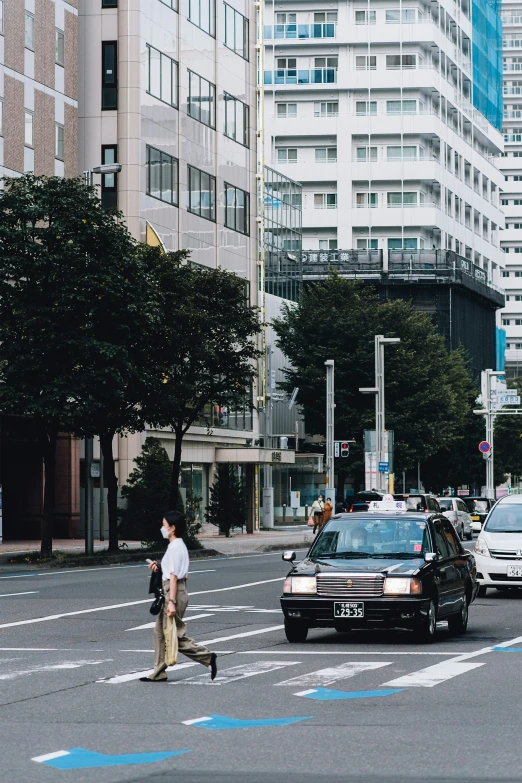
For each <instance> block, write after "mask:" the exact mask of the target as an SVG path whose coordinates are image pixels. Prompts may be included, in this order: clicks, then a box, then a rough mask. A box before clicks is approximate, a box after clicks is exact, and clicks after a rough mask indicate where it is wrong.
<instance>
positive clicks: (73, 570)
mask: <svg viewBox="0 0 522 783" xmlns="http://www.w3.org/2000/svg"><path fill="white" fill-rule="evenodd" d="M123 568H146V565H145V563H136V564H135V565H107V566H101V567H99V568H71V569H68V570H67V571H61V570H60V571H38V572H36V571H29V572H28V573H27V574H13V575H12V576H0V579H28V578H29V577H34V576H62V574H88V573H89V572H90V571H121V570H122V569H123ZM215 571H217V568H206V569H202V570H201V571H189V574H213V573H214V572H215Z"/></svg>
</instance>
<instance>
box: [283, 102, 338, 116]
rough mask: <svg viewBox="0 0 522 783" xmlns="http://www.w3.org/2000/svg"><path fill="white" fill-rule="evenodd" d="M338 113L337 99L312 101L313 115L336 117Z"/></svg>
mask: <svg viewBox="0 0 522 783" xmlns="http://www.w3.org/2000/svg"><path fill="white" fill-rule="evenodd" d="M289 105H290V104H289ZM338 115H339V103H338V101H321V103H314V117H337V116H338Z"/></svg>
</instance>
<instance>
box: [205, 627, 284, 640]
mask: <svg viewBox="0 0 522 783" xmlns="http://www.w3.org/2000/svg"><path fill="white" fill-rule="evenodd" d="M284 627H285V626H284V625H273V626H272V627H271V628H259V629H258V630H257V631H246V632H245V633H235V634H233V635H232V636H220V637H218V638H217V639H205V640H204V641H203V642H200V644H218V643H219V642H228V641H230V639H244V638H245V637H246V636H257V635H258V634H260V633H270V631H280V630H281V629H282V628H284Z"/></svg>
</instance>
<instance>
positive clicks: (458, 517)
mask: <svg viewBox="0 0 522 783" xmlns="http://www.w3.org/2000/svg"><path fill="white" fill-rule="evenodd" d="M437 501H438V503H439V506H440V510H441V511H442V513H443V514H444V516H445V517H447V518H448V519H449V521H450V522H451V524H452V525H453V527H454V528H455V530H456V531H457V533H458V535H459V536H460V540H461V541H463V540H464V539H465V538H467V539H468V541H471V539H472V538H473V532H472V527H471V517H470V515H469V511H468V507H467V506H466V504H465V503H464V501H463V500H461V498H448V497H445V498H437Z"/></svg>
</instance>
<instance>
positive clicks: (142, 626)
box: [125, 614, 214, 631]
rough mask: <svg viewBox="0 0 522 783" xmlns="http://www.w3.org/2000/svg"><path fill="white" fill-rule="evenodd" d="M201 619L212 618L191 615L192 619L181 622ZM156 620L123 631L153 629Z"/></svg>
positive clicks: (210, 615)
mask: <svg viewBox="0 0 522 783" xmlns="http://www.w3.org/2000/svg"><path fill="white" fill-rule="evenodd" d="M202 617H214V615H213V614H193V615H192V617H184V618H183V620H184V622H186V621H187V620H201V618H202ZM155 625H156V620H154V621H153V622H152V623H145V625H136V626H135V628H126V629H125V631H144V630H145V629H147V628H154V626H155Z"/></svg>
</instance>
